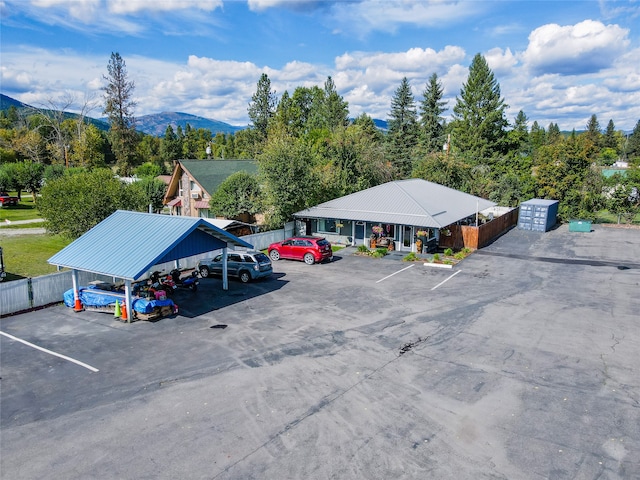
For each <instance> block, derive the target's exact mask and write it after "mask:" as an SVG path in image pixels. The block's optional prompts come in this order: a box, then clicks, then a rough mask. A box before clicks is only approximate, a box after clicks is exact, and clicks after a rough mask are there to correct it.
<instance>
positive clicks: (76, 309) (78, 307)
mask: <svg viewBox="0 0 640 480" xmlns="http://www.w3.org/2000/svg"><path fill="white" fill-rule="evenodd" d="M82 310H84V308H82V302H81V301H80V297H76V303H75V305H74V307H73V311H74V312H81V311H82Z"/></svg>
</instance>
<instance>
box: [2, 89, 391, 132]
mask: <svg viewBox="0 0 640 480" xmlns="http://www.w3.org/2000/svg"><path fill="white" fill-rule="evenodd" d="M12 106H13V107H16V108H17V109H30V110H38V109H37V108H36V107H32V106H31V105H27V104H25V103H22V102H20V101H18V100H16V99H14V98H11V97H9V96H7V95H4V94H0V110H7V109H9V107H12ZM65 117H67V118H77V115H76V114H74V113H66V114H65ZM87 120H88V121H89V122H91V123H92V124H94V125H95V126H96V127H98V128H99V129H100V130H103V131H107V130H109V124H108V122H107V119H106V118H91V117H87ZM373 121H374V123H375V125H376V127H378V128H379V129H380V130H381V131H383V132H386V131H387V122H386V121H385V120H379V119H373ZM187 124H189V125H190V126H191V128H194V129H196V130H197V129H199V128H203V129H205V130H210V131H211V134H212V135H214V136H215V134H216V133H223V134H228V133H235V132H237V131H239V130H243V129H245V128H247V127H246V126H245V127H240V126H234V125H230V124H228V123H225V122H221V121H219V120H211V119H208V118H204V117H199V116H197V115H191V114H189V113H182V112H161V113H154V114H151V115H142V116H141V117H138V118H136V130H138V131H140V132H142V133H146V134H147V135H153V136H155V137H164V133H165V131H166V130H167V126H168V125H171V127H172V128H173V130H174V132H175V131H176V130H177V129H178V126H180V127H181V128H182V130H183V131H184V130H185V129H186V128H187Z"/></svg>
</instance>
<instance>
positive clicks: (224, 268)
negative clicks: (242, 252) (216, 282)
mask: <svg viewBox="0 0 640 480" xmlns="http://www.w3.org/2000/svg"><path fill="white" fill-rule="evenodd" d="M227 270H228V269H227V247H224V248H223V249H222V289H223V290H229V277H228V276H227Z"/></svg>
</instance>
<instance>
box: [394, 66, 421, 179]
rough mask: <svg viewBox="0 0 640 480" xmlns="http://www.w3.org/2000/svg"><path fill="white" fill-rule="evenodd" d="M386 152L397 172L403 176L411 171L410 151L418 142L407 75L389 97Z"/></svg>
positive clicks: (415, 118) (415, 116)
mask: <svg viewBox="0 0 640 480" xmlns="http://www.w3.org/2000/svg"><path fill="white" fill-rule="evenodd" d="M387 125H388V128H389V131H388V133H387V143H388V147H389V149H388V152H389V155H390V157H391V162H392V164H394V166H395V167H396V170H397V174H398V175H399V176H400V177H402V178H405V177H407V176H408V175H409V174H410V173H411V168H412V151H413V148H414V147H415V146H416V145H417V143H418V131H419V128H418V115H417V113H416V105H415V100H414V98H413V94H412V93H411V86H410V85H409V80H407V77H404V78H403V79H402V82H401V83H400V86H399V87H398V89H397V90H396V91H395V95H394V96H393V98H392V99H391V113H390V118H389V120H388V122H387Z"/></svg>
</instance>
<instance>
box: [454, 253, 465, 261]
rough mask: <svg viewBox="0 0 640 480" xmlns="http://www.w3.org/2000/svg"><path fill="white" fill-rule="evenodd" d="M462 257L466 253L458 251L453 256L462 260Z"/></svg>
mask: <svg viewBox="0 0 640 480" xmlns="http://www.w3.org/2000/svg"><path fill="white" fill-rule="evenodd" d="M464 257H466V255H465V254H464V253H462V252H458V253H456V254H455V255H454V256H453V258H455V259H456V260H462V259H463V258H464Z"/></svg>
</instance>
